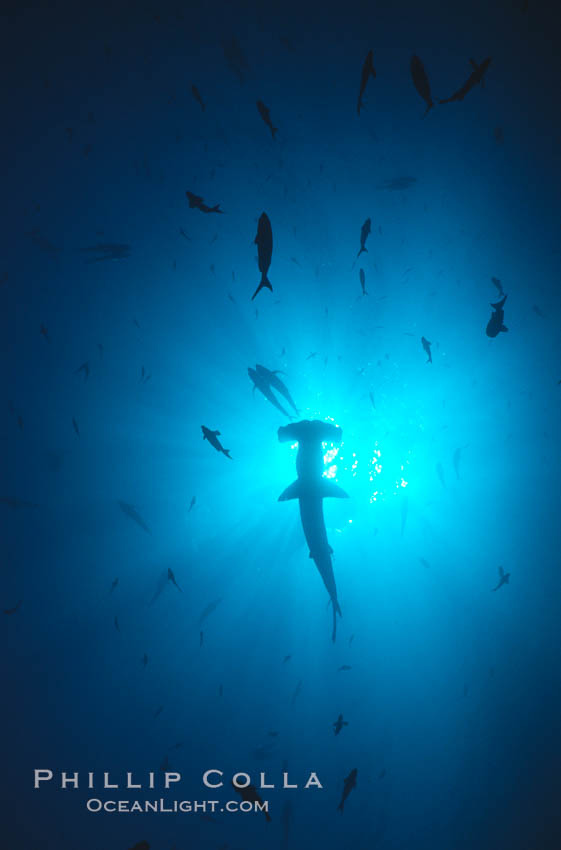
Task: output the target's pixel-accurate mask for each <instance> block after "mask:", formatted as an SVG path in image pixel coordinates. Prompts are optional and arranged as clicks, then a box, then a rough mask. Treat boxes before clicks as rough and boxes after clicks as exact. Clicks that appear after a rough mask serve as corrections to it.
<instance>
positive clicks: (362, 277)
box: [358, 249, 368, 295]
mask: <svg viewBox="0 0 561 850" xmlns="http://www.w3.org/2000/svg"><path fill="white" fill-rule="evenodd" d="M365 250H366V249H365ZM358 276H359V278H360V285H361V286H362V294H363V295H368V292H367V291H366V275H365V274H364V269H360V270H359V273H358Z"/></svg>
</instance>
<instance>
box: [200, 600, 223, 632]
mask: <svg viewBox="0 0 561 850" xmlns="http://www.w3.org/2000/svg"><path fill="white" fill-rule="evenodd" d="M221 602H222V597H221V596H219V597H218V599H213V601H212V602H209V604H208V605H207V606H206V608H205V609H204V610H203V612H202V613H201V616H200V617H199V619H198V620H197V625H198V626H199V628H200V627H201V626H202V624H203V623H204V622H205V620H206V619H207V617H210V615H211V614H213V613H214V612H215V611H216V609H217V608H218V606H219V605H220V603H221Z"/></svg>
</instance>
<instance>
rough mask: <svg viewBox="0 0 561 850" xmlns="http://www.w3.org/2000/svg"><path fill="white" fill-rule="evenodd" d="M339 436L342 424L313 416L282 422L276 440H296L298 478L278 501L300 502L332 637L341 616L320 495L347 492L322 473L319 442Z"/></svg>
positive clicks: (338, 495)
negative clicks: (327, 600) (323, 589)
mask: <svg viewBox="0 0 561 850" xmlns="http://www.w3.org/2000/svg"><path fill="white" fill-rule="evenodd" d="M342 436H343V432H342V430H341V428H339V427H337V426H336V425H331V424H330V423H328V422H320V421H319V420H312V419H304V420H302V421H301V422H294V423H292V424H290V425H284V426H282V427H281V428H279V430H278V437H279V442H281V443H292V442H297V443H298V454H297V456H296V472H297V473H298V478H297V479H296V481H294V482H293V483H292V484H291V485H290V487H287V488H286V490H285V491H284V492H283V493H281V495H280V496H279V502H287V501H288V500H290V499H298V501H299V503H300V518H301V520H302V528H303V530H304V536H305V538H306V542H307V544H308V546H309V549H310V558H311V559H312V560H313V562H314V563H315V565H316V567H317V568H318V570H319V574H320V576H321V577H322V579H323V583H324V585H325V587H326V589H327V592H328V593H329V598H330V600H331V604H332V606H333V633H332V636H331V637H332V640H335V637H336V635H337V614H339V616H340V617H341V616H342V614H341V608H340V607H339V601H338V599H337V588H336V586H335V577H334V575H333V566H332V564H331V555H332V554H333V549H332V548H331V546H330V545H329V543H328V542H327V531H326V528H325V520H324V518H323V499H325V498H327V497H328V496H333V497H335V498H338V499H346V498H348V495H347V493H345V491H344V490H343V489H342V488H341V487H339V486H338V485H337V484H335V482H334V481H329V480H328V479H326V478H323V477H322V473H323V467H324V463H323V450H322V445H321V444H322V443H324V442H330V443H340V442H341V438H342Z"/></svg>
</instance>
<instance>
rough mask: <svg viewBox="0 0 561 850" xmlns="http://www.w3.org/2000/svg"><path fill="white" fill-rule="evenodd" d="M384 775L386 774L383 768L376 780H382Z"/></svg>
mask: <svg viewBox="0 0 561 850" xmlns="http://www.w3.org/2000/svg"><path fill="white" fill-rule="evenodd" d="M386 773H387V770H386V768H385V767H383V768H382V770H381V771H380V773H379V774H378V779H383V778H384V777H385V775H386Z"/></svg>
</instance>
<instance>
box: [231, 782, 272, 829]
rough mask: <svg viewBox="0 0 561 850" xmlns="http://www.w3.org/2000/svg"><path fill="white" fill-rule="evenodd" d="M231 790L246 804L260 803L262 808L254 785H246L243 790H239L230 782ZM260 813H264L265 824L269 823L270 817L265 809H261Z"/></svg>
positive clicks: (238, 787)
mask: <svg viewBox="0 0 561 850" xmlns="http://www.w3.org/2000/svg"><path fill="white" fill-rule="evenodd" d="M232 788H233V789H234V791H237V792H238V794H239V795H240V797H241V798H242V800H243V801H244V802H246V803H260V804H261V806H263V800H262V799H261V797H260V796H259V793H258V791H257V788H256V787H255V785H246V786H245V788H241V787H240V786H239V785H235V784H234V783H233V782H232ZM261 811H263V812H264V814H265V818H266V820H267V822H268V823H270V821H271V815H270V814H269V812H268V811H267V810H266V809H263V808H262V809H261Z"/></svg>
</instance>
